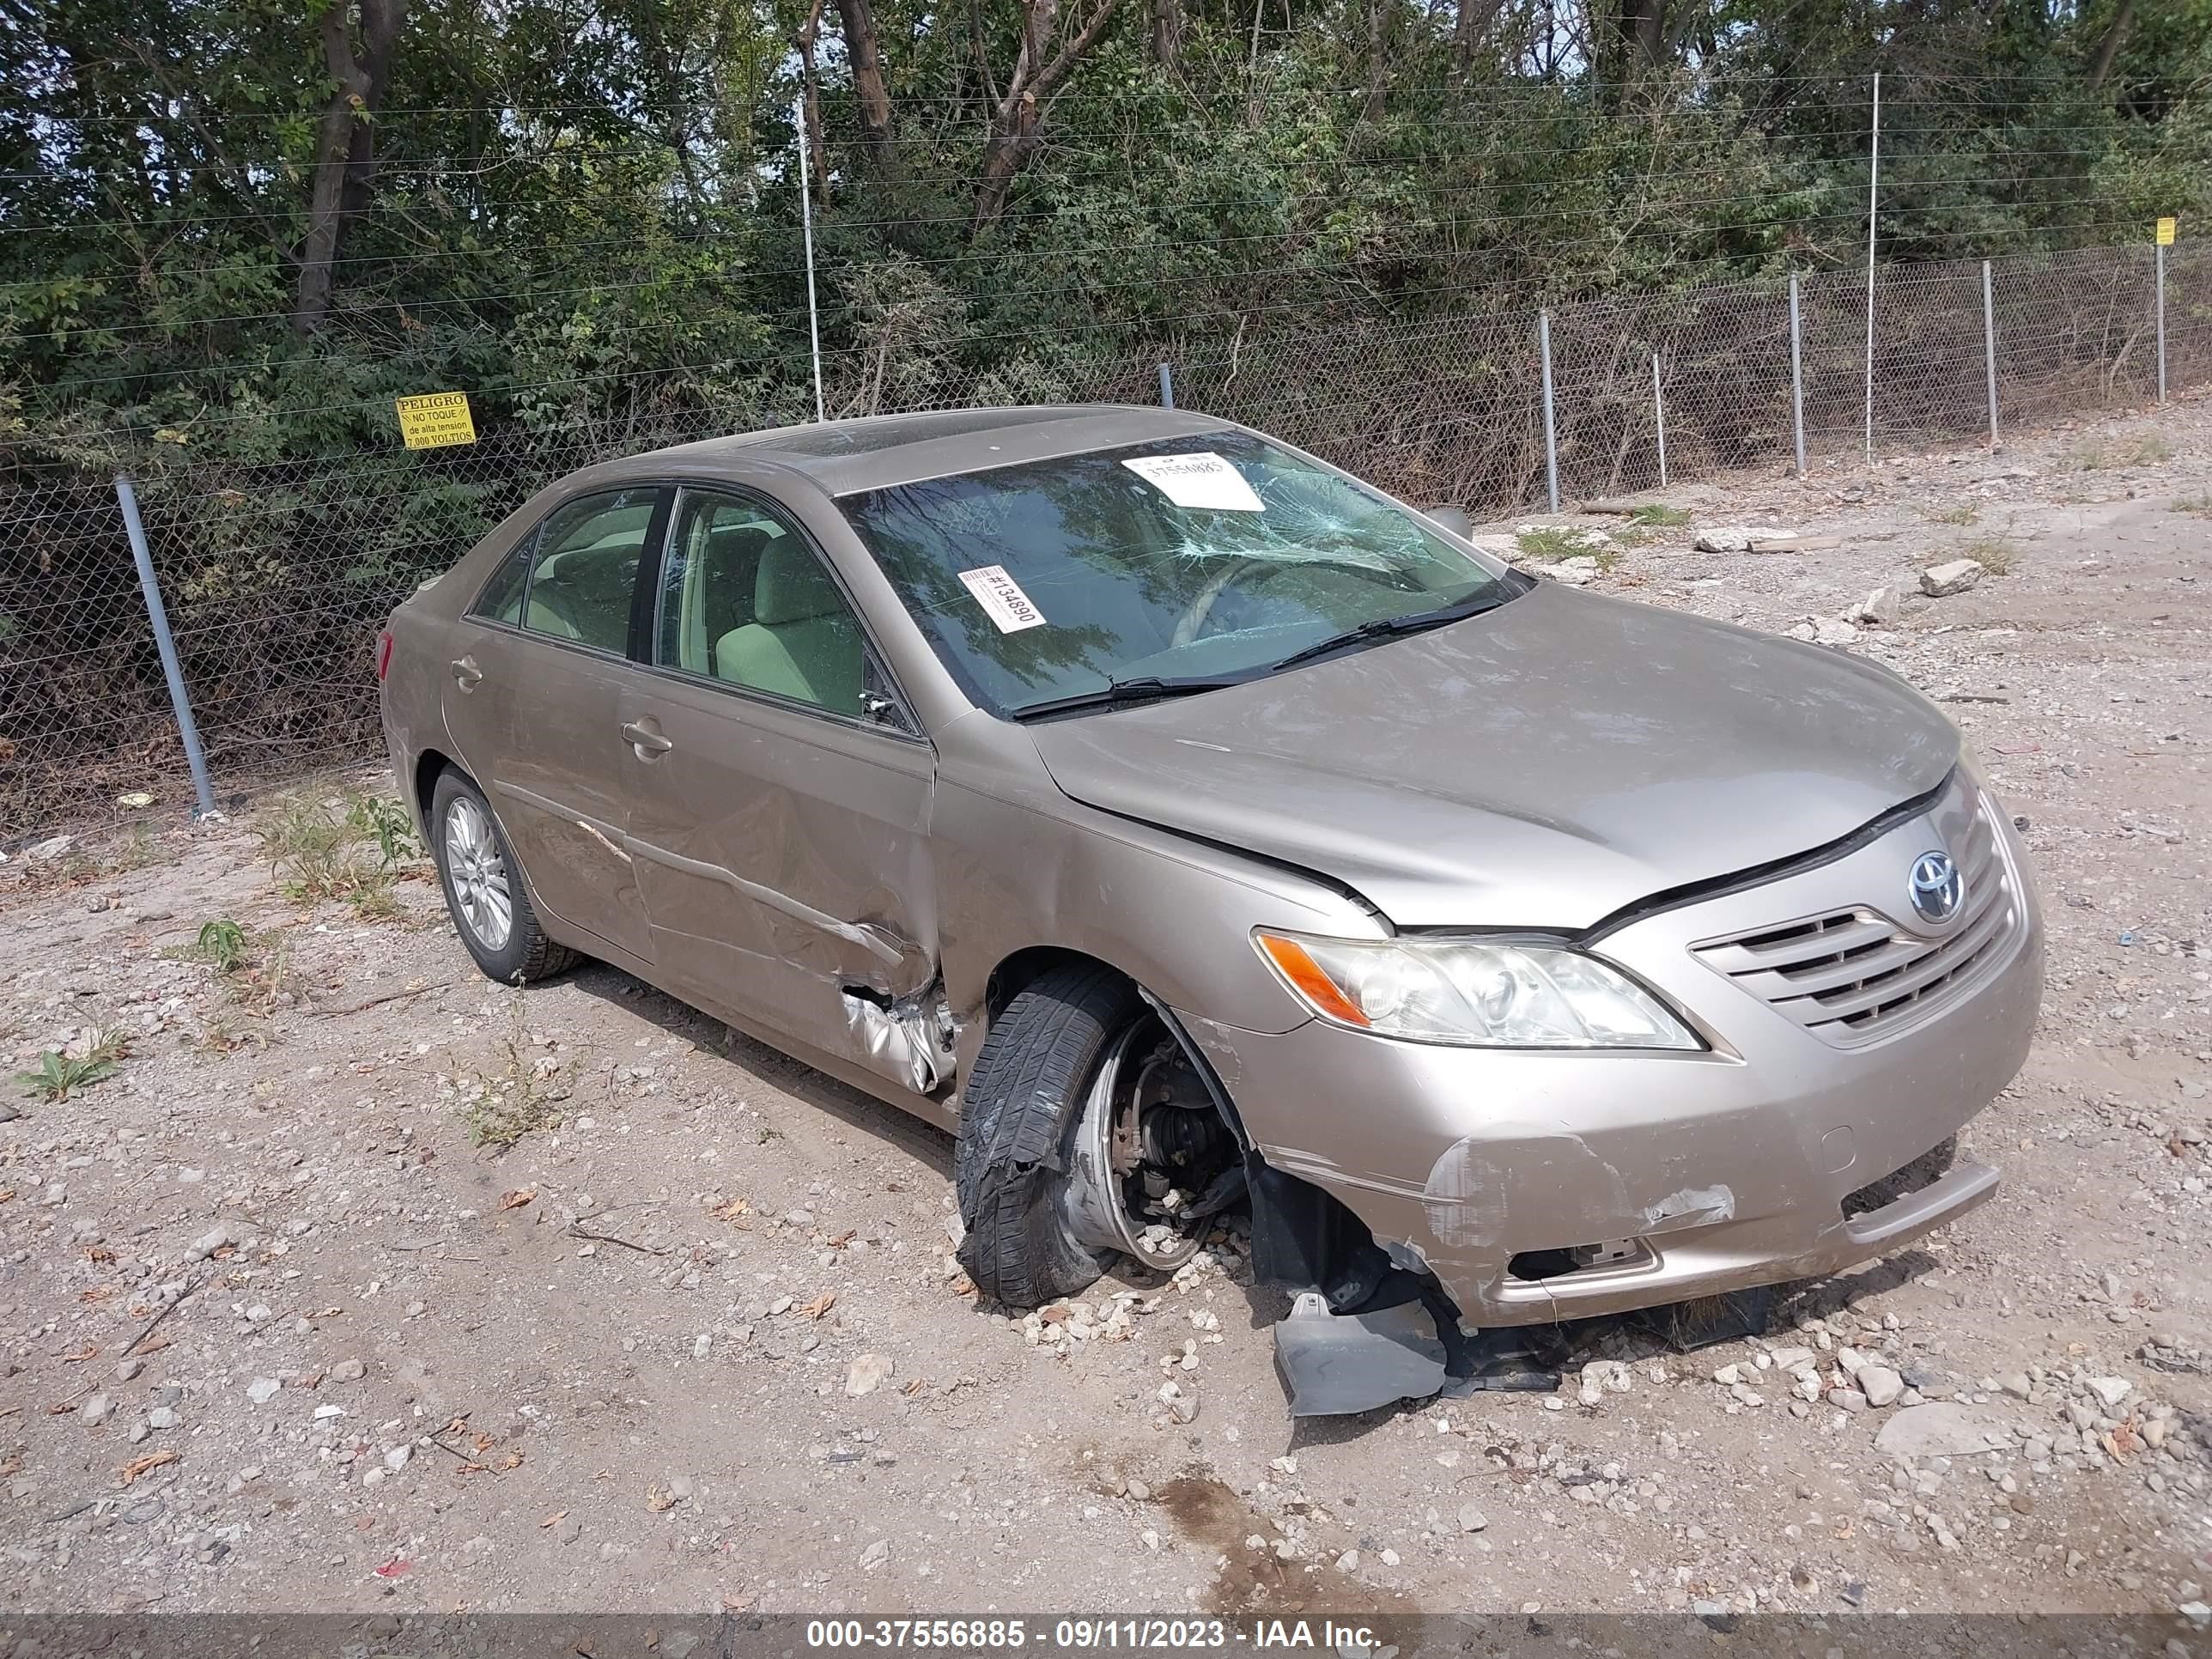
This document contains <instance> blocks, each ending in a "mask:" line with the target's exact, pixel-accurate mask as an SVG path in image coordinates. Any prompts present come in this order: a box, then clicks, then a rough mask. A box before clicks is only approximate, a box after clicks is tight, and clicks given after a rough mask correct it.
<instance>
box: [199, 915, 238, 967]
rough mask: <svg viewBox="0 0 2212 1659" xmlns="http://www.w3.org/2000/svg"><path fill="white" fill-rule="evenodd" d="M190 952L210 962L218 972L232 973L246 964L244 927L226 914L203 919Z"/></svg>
mask: <svg viewBox="0 0 2212 1659" xmlns="http://www.w3.org/2000/svg"><path fill="white" fill-rule="evenodd" d="M192 954H193V955H194V956H196V957H198V958H199V959H200V960H201V961H202V962H206V963H213V964H214V965H215V970H216V972H217V973H218V974H234V973H236V972H237V971H238V970H239V969H241V968H243V967H244V966H246V929H244V928H243V927H240V926H239V925H238V924H237V923H236V922H234V921H232V920H231V919H230V918H229V917H228V916H218V917H217V918H216V920H215V921H204V922H202V923H201V924H200V935H199V939H197V942H195V943H194V945H192Z"/></svg>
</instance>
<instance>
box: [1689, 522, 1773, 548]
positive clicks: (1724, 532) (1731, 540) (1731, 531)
mask: <svg viewBox="0 0 2212 1659" xmlns="http://www.w3.org/2000/svg"><path fill="white" fill-rule="evenodd" d="M1783 533H1784V532H1780V531H1765V530H1750V529H1747V528H1745V527H1744V526H1741V525H1714V526H1711V527H1710V528H1708V529H1705V530H1700V531H1699V532H1698V538H1697V540H1696V541H1695V542H1694V543H1692V546H1694V547H1695V548H1696V549H1697V550H1698V551H1699V552H1700V553H1748V552H1750V551H1751V544H1752V543H1753V542H1754V541H1763V540H1765V538H1768V537H1769V536H1780V535H1781V534H1783Z"/></svg>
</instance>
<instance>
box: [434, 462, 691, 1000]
mask: <svg viewBox="0 0 2212 1659" xmlns="http://www.w3.org/2000/svg"><path fill="white" fill-rule="evenodd" d="M667 494H668V492H666V491H665V490H663V489H657V488H653V487H644V488H632V489H623V490H611V491H605V492H602V493H599V494H594V495H586V496H583V497H580V498H579V499H577V500H574V501H567V502H564V503H563V504H562V505H561V506H559V507H556V508H554V509H553V511H552V512H551V513H550V514H548V515H547V517H546V520H545V522H544V524H543V525H542V526H539V527H538V530H537V532H535V533H533V534H532V535H530V536H526V537H525V538H523V540H522V541H521V542H520V544H518V545H517V546H516V548H515V550H514V551H513V554H511V555H510V556H508V558H507V561H506V562H505V563H504V564H502V565H501V568H500V570H499V571H498V572H497V573H496V574H495V575H494V576H493V578H492V579H491V580H490V581H489V583H488V584H487V585H486V586H485V588H484V592H483V595H482V596H481V597H480V598H479V599H478V600H477V604H476V605H474V606H473V607H472V608H471V611H470V613H469V614H468V615H467V616H465V617H463V618H462V619H461V621H460V623H459V625H458V626H457V628H456V629H455V630H454V635H453V641H454V644H455V646H456V647H457V649H456V651H455V653H454V657H453V661H452V662H451V663H449V664H448V665H447V682H446V689H445V698H444V701H445V709H446V726H447V731H448V732H449V733H451V735H452V736H453V741H454V744H455V746H456V747H457V748H458V749H459V751H460V755H461V760H462V763H463V764H464V765H465V766H466V767H467V769H468V770H469V773H470V775H471V776H473V777H474V778H475V779H476V781H477V785H478V787H481V788H482V789H483V792H484V795H485V797H486V799H489V801H490V802H491V807H492V811H493V812H494V813H495V814H496V815H497V817H498V818H499V821H500V827H501V829H504V830H505V831H506V832H507V842H508V843H509V844H510V845H511V846H512V847H513V849H514V855H515V857H516V859H517V860H519V861H520V863H521V865H522V867H523V870H524V871H525V872H526V874H527V875H528V877H529V880H530V887H531V891H532V894H533V895H534V896H535V897H536V900H537V902H538V905H539V906H540V908H543V909H544V911H545V912H546V913H547V914H548V915H550V916H552V917H554V918H556V920H557V921H559V922H561V923H565V924H567V926H566V928H565V929H563V930H562V931H563V932H566V933H571V934H577V933H581V934H588V935H590V936H591V938H579V939H577V940H576V942H577V943H579V944H580V945H583V946H584V948H585V949H586V950H588V949H590V948H591V939H592V938H595V939H599V940H600V941H602V942H604V943H605V944H607V945H614V946H617V947H618V948H619V949H620V950H622V951H627V952H628V953H629V955H630V956H631V957H635V958H637V959H638V960H640V961H644V962H649V961H651V960H652V955H653V941H652V937H651V933H650V932H649V930H648V929H647V925H646V916H645V905H644V902H643V899H642V897H641V895H640V893H639V890H638V884H637V879H636V876H635V871H634V868H633V866H632V864H631V860H630V857H629V853H628V852H627V851H626V850H625V848H624V841H625V839H626V837H627V836H628V834H629V795H630V792H631V790H632V788H633V787H634V786H635V781H636V777H637V775H638V773H639V771H640V766H639V763H638V762H637V760H636V759H635V749H634V745H633V744H631V742H630V741H629V738H627V737H626V736H625V735H624V733H623V730H622V727H623V721H624V716H623V711H622V699H623V684H624V682H625V681H626V680H627V679H628V678H629V677H630V675H631V674H632V673H633V672H634V668H633V665H632V664H631V663H630V661H629V646H630V634H631V617H632V613H633V611H635V608H636V598H635V594H636V588H637V578H638V571H639V569H640V567H641V564H642V563H643V562H644V555H645V551H646V549H647V545H648V544H649V543H650V541H651V540H652V538H653V536H654V535H655V534H656V533H657V532H658V530H659V526H660V522H661V515H660V509H661V508H662V507H663V506H664V505H665V500H666V496H667Z"/></svg>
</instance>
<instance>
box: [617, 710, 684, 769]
mask: <svg viewBox="0 0 2212 1659" xmlns="http://www.w3.org/2000/svg"><path fill="white" fill-rule="evenodd" d="M622 734H623V742H625V743H627V744H629V746H630V747H631V748H633V749H635V750H637V757H638V758H639V759H640V760H651V759H652V758H653V757H654V756H656V755H665V754H666V753H667V752H668V751H669V750H671V749H673V748H675V747H676V744H674V742H672V741H671V739H669V738H665V737H663V736H661V734H660V733H659V732H656V731H654V730H653V727H651V726H647V725H645V724H644V723H642V722H641V721H638V720H626V721H624V722H623V729H622Z"/></svg>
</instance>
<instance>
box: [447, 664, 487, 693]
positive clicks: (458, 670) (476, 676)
mask: <svg viewBox="0 0 2212 1659" xmlns="http://www.w3.org/2000/svg"><path fill="white" fill-rule="evenodd" d="M447 667H448V668H451V669H452V670H453V684H456V685H458V686H459V687H460V688H461V690H464V691H473V690H476V689H477V681H479V680H481V679H482V678H483V669H481V668H479V667H477V659H475V658H474V657H456V658H454V659H453V661H452V662H450V663H448V664H447Z"/></svg>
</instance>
